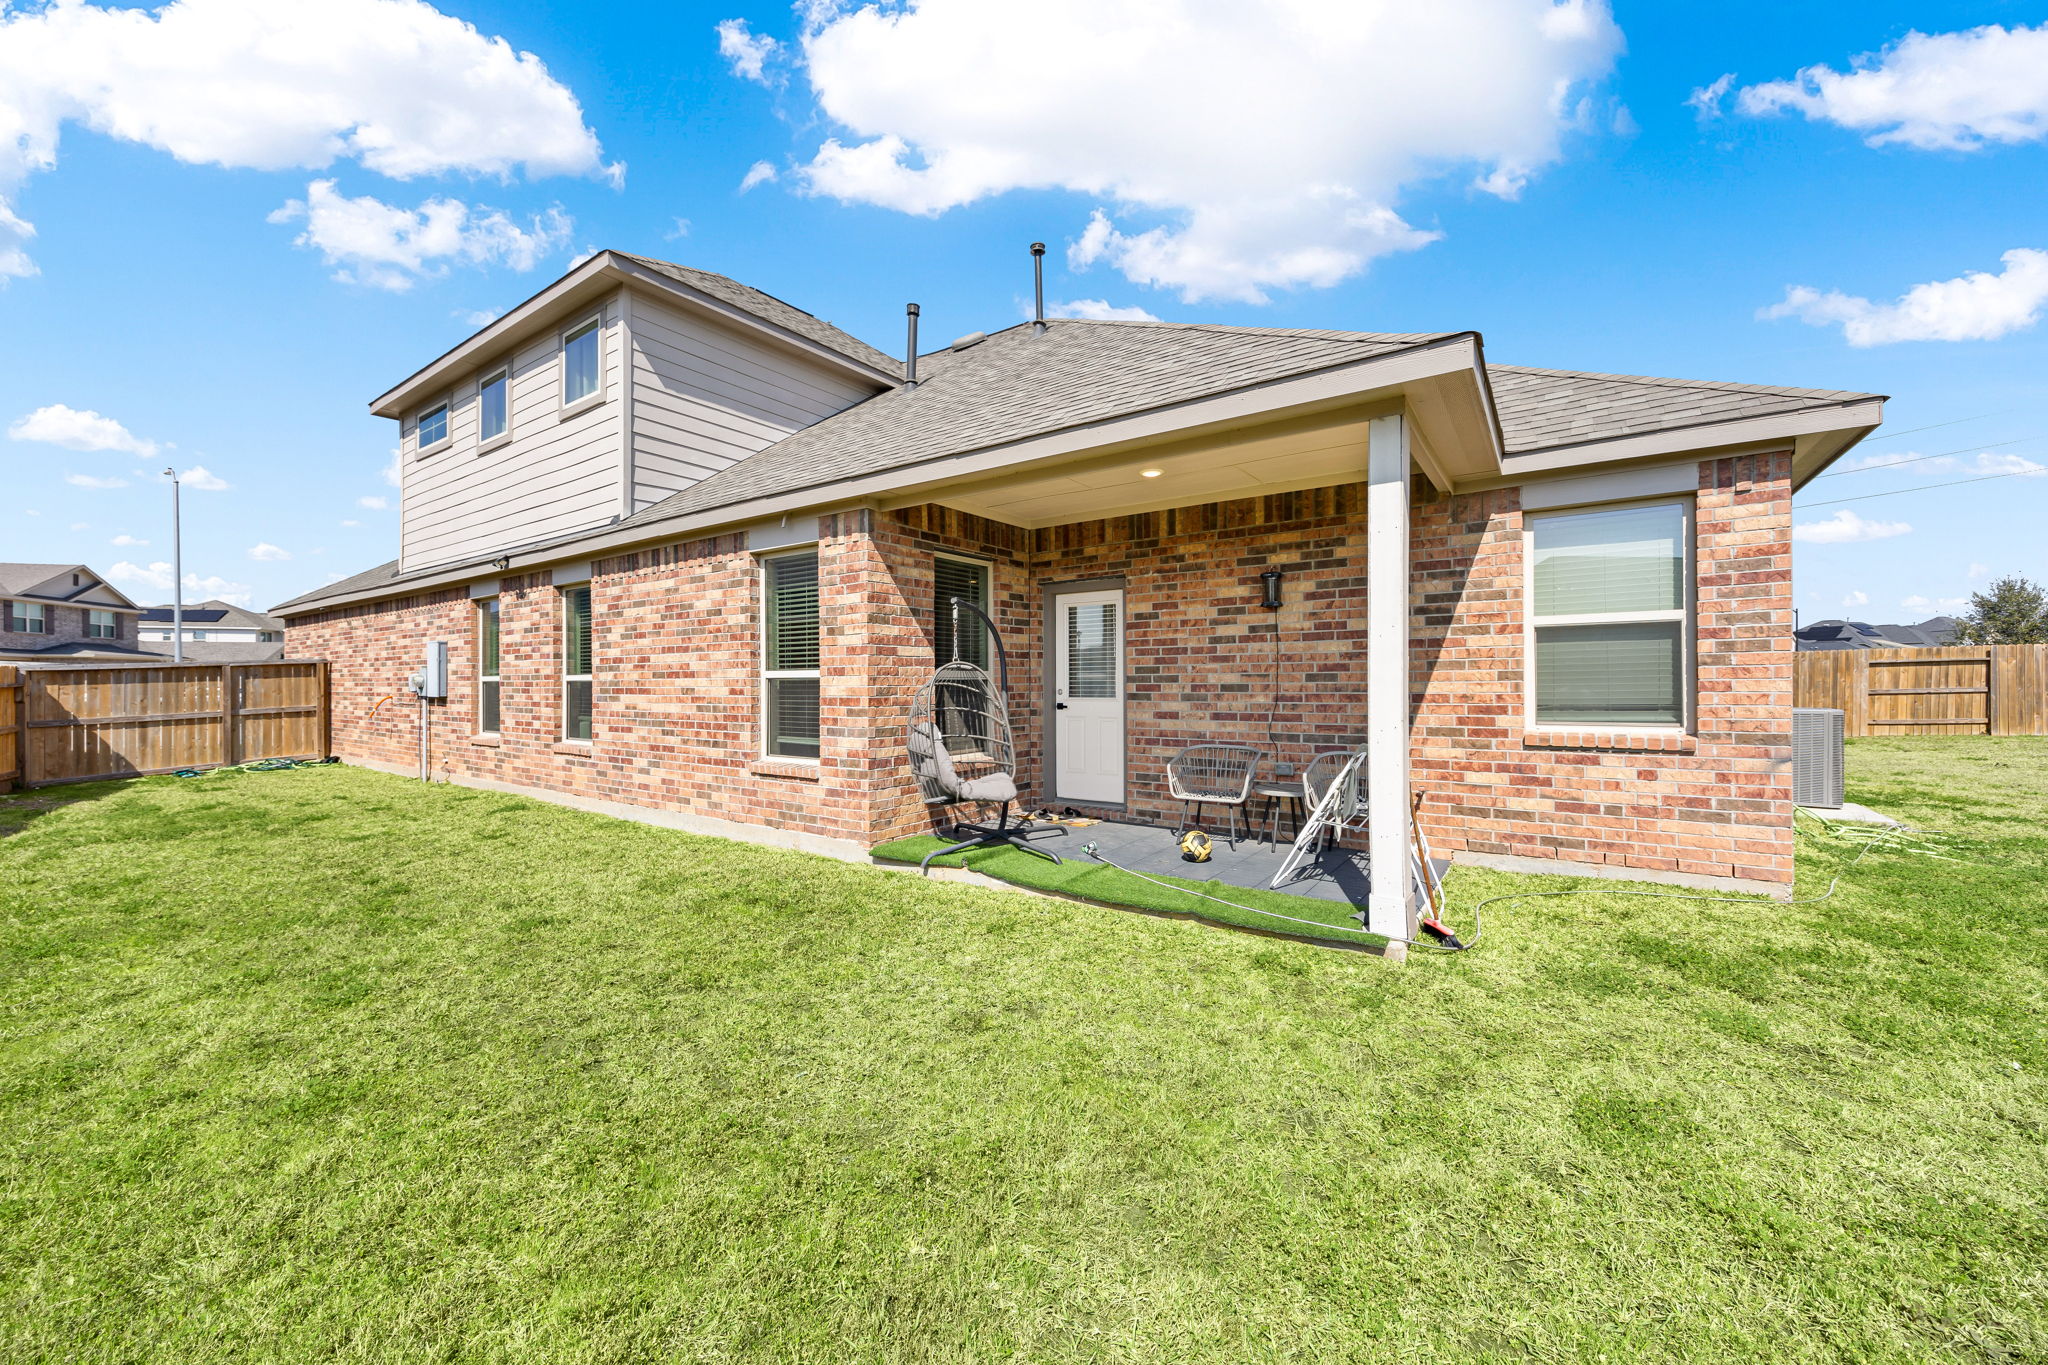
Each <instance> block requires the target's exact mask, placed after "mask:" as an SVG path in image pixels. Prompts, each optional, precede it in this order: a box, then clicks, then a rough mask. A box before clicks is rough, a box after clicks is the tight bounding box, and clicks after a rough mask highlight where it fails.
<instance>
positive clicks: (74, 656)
mask: <svg viewBox="0 0 2048 1365" xmlns="http://www.w3.org/2000/svg"><path fill="white" fill-rule="evenodd" d="M140 610H141V609H140V608H139V607H137V606H136V605H135V604H134V603H133V602H131V601H129V600H128V598H127V597H126V596H125V595H123V594H122V592H121V590H120V589H118V588H115V587H113V586H112V585H110V584H109V583H108V582H107V581H106V580H105V579H104V578H102V577H100V575H99V574H97V573H95V572H94V571H93V570H91V569H89V568H87V567H86V566H85V565H83V564H0V663H94V662H98V661H100V660H105V659H127V660H136V659H145V660H146V659H147V658H148V657H149V656H148V655H146V654H144V653H143V652H142V651H141V650H139V649H137V648H136V645H135V617H136V613H137V612H138V611H140Z"/></svg>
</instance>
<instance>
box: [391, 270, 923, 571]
mask: <svg viewBox="0 0 2048 1365" xmlns="http://www.w3.org/2000/svg"><path fill="white" fill-rule="evenodd" d="M896 368H897V362H895V361H893V360H891V359H890V358H889V357H888V356H886V355H883V354H882V353H881V352H880V351H877V350H876V349H875V348H874V347H872V346H869V345H868V344H866V343H865V342H862V341H859V340H856V339H855V338H854V337H851V336H849V335H847V334H846V333H845V332H842V331H840V330H839V329H838V328H837V327H834V326H833V325H832V324H831V323H828V322H824V321H822V320H820V319H818V318H816V317H813V316H812V315H811V314H809V313H806V312H804V311H803V310H802V309H800V308H795V307H792V306H791V305H789V304H787V303H784V302H782V301H781V300H780V299H777V298H775V297H773V296H772V295H769V294H764V293H762V292H761V291H760V290H758V289H752V288H749V287H748V286H746V285H743V284H740V283H738V282H737V281H735V280H730V279H727V278H726V277H725V276H723V275H715V274H712V273H710V272H709V271H703V270H694V269H691V268H689V267H687V266H679V265H672V264H669V263H667V262H664V261H655V260H649V259H647V258H644V257H639V256H629V255H625V254H623V253H620V252H612V251H606V252H600V253H599V254H598V255H596V256H594V257H592V258H591V259H590V260H589V261H586V262H585V263H584V264H583V265H581V266H579V267H578V268H577V269H576V270H574V271H572V272H570V274H569V275H568V276H567V277H565V278H564V279H563V280H561V281H559V282H558V283H556V284H555V285H553V286H551V287H550V288H549V289H547V290H545V291H543V292H542V293H540V294H537V295H535V296H534V297H533V298H531V299H528V300H527V301H526V302H525V303H523V304H521V305H520V306H519V307H517V308H515V309H513V310H512V311H511V312H509V313H507V314H506V315H505V316H504V317H502V318H499V319H498V320H497V321H496V322H494V323H492V324H491V325H490V326H488V327H486V328H484V329H483V330H482V331H480V332H478V333H477V334H476V335H474V336H472V337H470V338H469V339H468V340H466V341H464V342H463V343H462V344H461V345H460V346H457V347H456V348H455V349H453V350H451V351H449V352H447V353H446V354H444V355H442V356H441V357H439V358H438V359H436V360H435V361H433V362H432V363H431V364H429V365H428V366H426V368H424V369H422V370H420V371H419V372H418V373H416V374H414V375H412V376H411V377H409V378H407V379H406V380H404V381H403V382H402V383H400V384H399V385H397V386H396V387H395V388H393V389H391V390H390V391H389V392H387V393H385V394H383V395H382V396H380V397H379V398H377V399H376V400H375V401H374V402H373V403H372V404H371V411H372V412H374V413H375V414H377V415H378V416H380V417H390V418H394V419H396V420H397V421H398V423H399V464H400V470H401V482H400V490H399V491H400V521H401V526H400V537H399V560H398V564H397V565H396V566H395V571H396V572H400V573H410V572H414V571H416V570H420V569H425V568H431V567H434V566H436V565H441V564H454V563H461V562H466V561H471V560H475V559H478V558H480V557H489V556H492V555H495V554H500V553H505V552H511V551H516V550H519V549H521V548H524V547H527V546H532V545H537V544H543V543H546V542H549V541H554V540H559V539H561V538H562V537H563V536H565V535H568V534H571V533H574V532H577V531H583V530H588V529H591V528H595V527H601V526H604V525H606V524H608V523H611V522H614V521H619V520H622V519H623V518H625V517H628V516H631V515H632V514H633V513H635V512H638V511H640V510H642V509H644V508H646V507H649V506H652V505H653V504H655V503H657V502H660V501H661V500H662V499H664V498H666V497H669V496H671V495H673V494H675V493H677V492H680V491H682V490H683V489H686V488H688V487H690V486H691V485H693V484H695V483H697V482H699V481H701V480H703V479H705V478H708V477H710V476H711V475H713V474H716V473H717V472H719V471H720V470H722V469H725V468H727V467H728V466H730V465H732V464H734V463H736V462H738V461H739V460H741V459H744V458H745V457H746V456H748V455H751V454H753V453H754V452H756V451H758V450H761V449H764V448H765V447H767V446H769V445H772V444H774V443H775V442H776V441H779V440H781V439H782V438H783V437H784V436H787V435H788V434H789V433H791V432H793V431H797V430H800V429H802V428H804V427H808V426H810V425H812V424H813V423H815V422H817V421H819V420H820V419H821V418H824V417H828V416H830V415H831V414H833V413H835V412H839V411H841V410H843V409H845V408H848V407H851V406H852V405H853V404H855V403H858V402H860V401H861V400H863V399H866V398H870V397H873V396H874V395H875V394H877V393H880V392H882V391H884V390H885V389H888V388H890V387H892V386H893V385H894V384H895V383H896V379H895V371H896Z"/></svg>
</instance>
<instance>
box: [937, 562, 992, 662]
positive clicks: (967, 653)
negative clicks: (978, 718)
mask: <svg viewBox="0 0 2048 1365" xmlns="http://www.w3.org/2000/svg"><path fill="white" fill-rule="evenodd" d="M956 597H957V598H960V599H961V600H962V601H964V602H971V603H973V604H974V605H975V606H977V607H980V608H981V609H982V610H983V611H988V610H989V591H988V565H986V564H983V563H980V562H979V561H977V560H972V559H952V558H949V557H947V556H945V555H937V556H934V557H933V559H932V599H933V600H932V654H933V656H934V657H933V662H934V663H938V664H949V663H952V662H953V661H954V660H956V659H959V660H962V661H964V662H967V663H970V664H973V665H975V666H976V667H978V668H987V667H988V628H987V627H985V626H983V625H982V624H981V618H980V617H979V616H976V615H975V614H974V613H973V612H971V611H968V610H967V609H966V608H965V607H962V608H961V609H960V619H959V621H958V623H957V626H958V628H957V630H956V629H955V626H956V623H955V622H954V620H953V599H954V598H956Z"/></svg>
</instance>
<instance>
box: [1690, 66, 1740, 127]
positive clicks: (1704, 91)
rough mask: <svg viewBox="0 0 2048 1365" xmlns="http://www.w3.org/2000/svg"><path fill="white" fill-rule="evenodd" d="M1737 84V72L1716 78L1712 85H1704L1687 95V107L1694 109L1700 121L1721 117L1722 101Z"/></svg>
mask: <svg viewBox="0 0 2048 1365" xmlns="http://www.w3.org/2000/svg"><path fill="white" fill-rule="evenodd" d="M1734 84H1735V73H1734V72H1733V71H1730V72H1729V73H1728V74H1727V75H1725V76H1721V77H1719V78H1718V79H1716V80H1715V81H1714V82H1713V83H1712V84H1711V85H1703V86H1701V87H1700V88H1699V89H1697V90H1695V91H1693V92H1692V93H1691V94H1690V95H1687V96H1686V97H1685V107H1686V108H1688V109H1690V110H1692V112H1693V114H1694V116H1695V117H1697V118H1698V119H1699V121H1700V122H1702V123H1705V122H1707V121H1708V120H1710V119H1717V118H1719V117H1721V101H1723V100H1724V99H1726V98H1727V97H1728V91H1729V89H1730V88H1731V87H1732V86H1733V85H1734Z"/></svg>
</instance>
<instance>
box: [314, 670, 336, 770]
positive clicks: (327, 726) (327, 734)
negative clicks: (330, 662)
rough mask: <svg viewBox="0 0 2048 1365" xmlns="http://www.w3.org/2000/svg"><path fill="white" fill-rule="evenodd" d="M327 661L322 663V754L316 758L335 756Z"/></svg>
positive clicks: (332, 699)
mask: <svg viewBox="0 0 2048 1365" xmlns="http://www.w3.org/2000/svg"><path fill="white" fill-rule="evenodd" d="M329 683H330V679H329V678H328V676H327V660H325V659H322V660H321V661H320V752H319V753H317V754H315V755H314V757H315V758H331V757H333V755H334V695H333V693H331V692H329V691H328V686H329Z"/></svg>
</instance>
